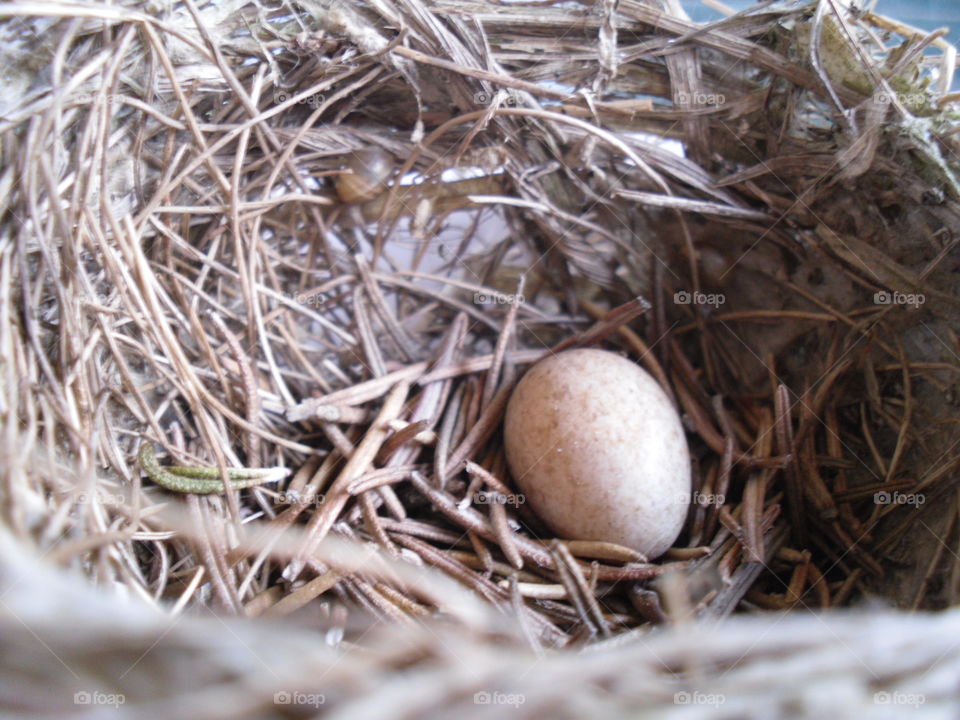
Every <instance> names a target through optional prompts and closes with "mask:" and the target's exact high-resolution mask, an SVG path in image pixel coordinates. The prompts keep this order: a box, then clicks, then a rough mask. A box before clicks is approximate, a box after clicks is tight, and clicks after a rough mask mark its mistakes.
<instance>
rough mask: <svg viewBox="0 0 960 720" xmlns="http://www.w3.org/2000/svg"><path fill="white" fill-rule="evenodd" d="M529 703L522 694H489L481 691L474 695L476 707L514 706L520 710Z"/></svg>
mask: <svg viewBox="0 0 960 720" xmlns="http://www.w3.org/2000/svg"><path fill="white" fill-rule="evenodd" d="M526 701H527V697H526V695H523V694H522V693H502V692H488V691H487V690H481V691H480V692H477V693H474V694H473V704H474V705H513V707H515V708H518V707H520V706H521V705H523V704H524V703H525V702H526Z"/></svg>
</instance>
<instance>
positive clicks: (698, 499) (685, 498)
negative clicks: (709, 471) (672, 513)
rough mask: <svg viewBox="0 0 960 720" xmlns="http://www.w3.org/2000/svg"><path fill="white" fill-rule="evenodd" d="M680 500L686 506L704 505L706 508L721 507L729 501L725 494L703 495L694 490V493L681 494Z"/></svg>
mask: <svg viewBox="0 0 960 720" xmlns="http://www.w3.org/2000/svg"><path fill="white" fill-rule="evenodd" d="M678 500H679V501H680V503H681V504H684V505H689V504H690V503H693V504H694V505H702V506H704V507H707V506H710V505H716V506H717V507H720V506H721V505H723V504H724V503H725V502H726V501H727V498H726V496H725V495H723V494H717V493H702V492H700V491H699V490H694V491H693V492H692V493H680V495H679V496H678Z"/></svg>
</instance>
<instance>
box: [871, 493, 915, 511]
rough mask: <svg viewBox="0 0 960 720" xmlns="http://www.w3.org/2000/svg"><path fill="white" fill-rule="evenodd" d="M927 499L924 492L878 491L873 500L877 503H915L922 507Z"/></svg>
mask: <svg viewBox="0 0 960 720" xmlns="http://www.w3.org/2000/svg"><path fill="white" fill-rule="evenodd" d="M926 501H927V498H926V496H925V495H924V494H923V493H902V492H899V491H897V490H894V491H893V492H886V491H884V492H878V493H874V494H873V502H874V503H875V504H877V505H913V506H914V507H920V506H921V505H923V504H924V503H925V502H926Z"/></svg>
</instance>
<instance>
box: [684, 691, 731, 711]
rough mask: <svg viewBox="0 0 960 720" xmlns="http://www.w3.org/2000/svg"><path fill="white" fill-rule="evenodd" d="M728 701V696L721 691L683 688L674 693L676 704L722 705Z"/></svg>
mask: <svg viewBox="0 0 960 720" xmlns="http://www.w3.org/2000/svg"><path fill="white" fill-rule="evenodd" d="M726 701H727V698H726V697H725V696H724V695H721V694H720V693H702V692H700V691H699V690H694V691H693V692H687V691H686V690H682V691H680V692H678V693H674V694H673V704H674V705H712V706H713V707H720V706H721V705H723V703H725V702H726Z"/></svg>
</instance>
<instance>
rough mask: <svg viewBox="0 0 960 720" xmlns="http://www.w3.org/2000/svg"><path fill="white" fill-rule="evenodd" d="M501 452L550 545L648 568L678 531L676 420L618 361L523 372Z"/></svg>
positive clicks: (684, 494) (680, 487)
mask: <svg viewBox="0 0 960 720" xmlns="http://www.w3.org/2000/svg"><path fill="white" fill-rule="evenodd" d="M504 443H505V446H506V453H507V462H508V464H509V466H510V472H511V473H512V475H513V479H514V482H515V483H516V485H517V488H518V489H519V490H520V492H522V493H523V494H524V496H525V500H526V502H527V503H528V504H529V505H530V507H531V508H532V509H533V511H534V512H535V513H536V514H537V515H538V516H539V517H540V518H541V519H542V520H543V521H544V522H545V523H546V525H547V526H549V527H550V529H551V530H552V531H553V532H555V533H556V534H557V536H558V537H562V538H566V539H570V540H603V541H606V542H613V543H618V544H620V545H625V546H627V547H630V548H633V549H634V550H637V551H639V552H641V553H643V554H644V555H646V556H647V557H648V558H650V559H653V558H655V557H657V556H659V555H662V554H663V553H664V552H665V551H666V550H667V549H668V548H669V547H670V546H671V545H672V544H673V542H674V541H675V540H676V539H677V536H678V535H679V534H680V530H681V529H682V528H683V523H684V520H685V519H686V516H687V510H688V508H689V504H690V455H689V452H688V450H687V441H686V438H685V437H684V434H683V427H682V426H681V424H680V417H679V416H678V415H677V411H676V410H675V409H674V407H673V405H672V403H671V402H670V399H669V398H668V397H667V395H666V393H664V391H663V390H662V389H661V388H660V386H659V385H658V384H657V381H656V380H654V379H653V377H651V376H650V375H649V374H648V373H647V372H646V371H645V370H643V368H641V367H640V366H639V365H637V364H636V363H634V362H632V361H630V360H627V359H625V358H623V357H621V356H620V355H617V354H615V353H611V352H607V351H605V350H590V349H583V350H568V351H566V352H561V353H558V354H556V355H552V356H550V357H548V358H545V359H544V360H541V361H540V362H538V363H537V364H536V365H534V366H533V367H532V368H530V370H529V371H528V372H527V373H526V375H524V377H523V379H521V380H520V382H519V383H518V384H517V387H516V389H515V390H514V391H513V395H512V396H511V397H510V402H509V404H508V405H507V413H506V419H505V421H504Z"/></svg>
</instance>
